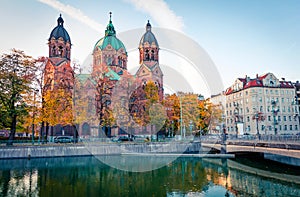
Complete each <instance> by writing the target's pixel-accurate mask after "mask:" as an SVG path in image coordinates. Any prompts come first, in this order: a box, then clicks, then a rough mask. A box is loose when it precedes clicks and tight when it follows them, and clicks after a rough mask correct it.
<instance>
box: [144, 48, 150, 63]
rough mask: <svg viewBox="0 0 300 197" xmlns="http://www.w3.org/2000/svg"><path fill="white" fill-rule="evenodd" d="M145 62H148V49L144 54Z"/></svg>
mask: <svg viewBox="0 0 300 197" xmlns="http://www.w3.org/2000/svg"><path fill="white" fill-rule="evenodd" d="M145 60H150V56H149V50H148V49H147V50H146V52H145Z"/></svg>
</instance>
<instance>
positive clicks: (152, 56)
mask: <svg viewBox="0 0 300 197" xmlns="http://www.w3.org/2000/svg"><path fill="white" fill-rule="evenodd" d="M154 55H155V54H154V50H151V60H154Z"/></svg>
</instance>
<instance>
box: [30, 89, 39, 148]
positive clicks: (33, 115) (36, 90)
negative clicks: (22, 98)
mask: <svg viewBox="0 0 300 197" xmlns="http://www.w3.org/2000/svg"><path fill="white" fill-rule="evenodd" d="M38 92H39V90H38V89H34V90H33V114H32V135H31V138H32V145H34V118H35V96H36V94H37V93H38Z"/></svg>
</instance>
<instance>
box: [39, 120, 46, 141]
mask: <svg viewBox="0 0 300 197" xmlns="http://www.w3.org/2000/svg"><path fill="white" fill-rule="evenodd" d="M44 128H45V122H44V121H43V122H42V126H41V129H40V134H39V142H40V140H42V141H43V138H41V137H42V136H43V132H44Z"/></svg>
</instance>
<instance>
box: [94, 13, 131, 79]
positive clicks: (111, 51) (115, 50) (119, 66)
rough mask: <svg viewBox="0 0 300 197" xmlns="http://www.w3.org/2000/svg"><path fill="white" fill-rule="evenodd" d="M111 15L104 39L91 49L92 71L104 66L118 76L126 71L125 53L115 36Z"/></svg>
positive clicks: (122, 45)
mask: <svg viewBox="0 0 300 197" xmlns="http://www.w3.org/2000/svg"><path fill="white" fill-rule="evenodd" d="M111 14H112V13H111V12H110V13H109V23H108V25H107V26H106V30H105V35H104V37H102V38H101V39H100V40H98V41H97V43H96V44H95V46H94V49H93V71H94V70H95V69H96V68H97V67H98V66H100V65H103V64H104V65H107V66H108V67H109V69H111V70H112V71H114V72H115V73H117V74H118V75H122V74H123V71H124V70H127V52H126V48H125V46H124V44H123V42H122V41H121V40H119V39H118V38H117V36H116V30H115V27H114V25H113V23H112V20H111Z"/></svg>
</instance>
